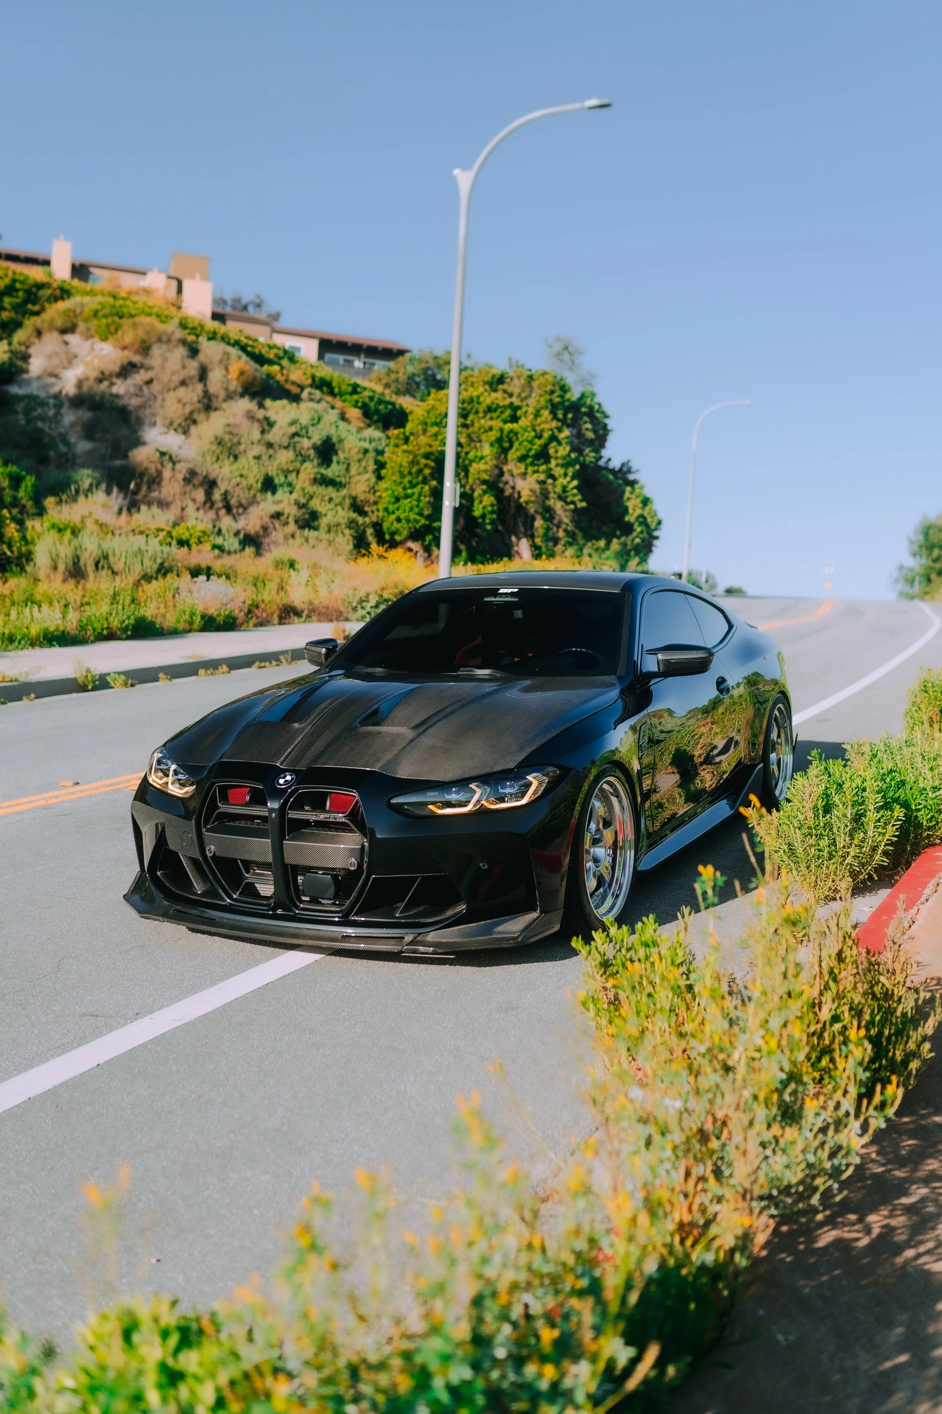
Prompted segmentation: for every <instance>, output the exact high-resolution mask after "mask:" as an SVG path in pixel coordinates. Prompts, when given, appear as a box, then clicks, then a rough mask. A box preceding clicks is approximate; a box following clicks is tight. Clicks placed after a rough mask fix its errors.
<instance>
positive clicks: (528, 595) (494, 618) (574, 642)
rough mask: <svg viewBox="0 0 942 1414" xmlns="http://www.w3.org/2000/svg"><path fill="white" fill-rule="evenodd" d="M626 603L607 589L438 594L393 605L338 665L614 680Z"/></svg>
mask: <svg viewBox="0 0 942 1414" xmlns="http://www.w3.org/2000/svg"><path fill="white" fill-rule="evenodd" d="M627 602H628V600H627V595H625V594H622V593H619V592H617V591H614V592H613V591H607V590H576V589H544V588H534V589H517V588H514V589H510V588H508V589H494V588H493V587H488V588H480V589H472V588H468V589H458V590H454V589H452V590H443V591H441V592H440V593H436V592H435V591H434V590H432V591H430V592H429V593H427V594H416V595H415V596H410V597H408V598H406V599H403V600H400V602H399V603H398V604H394V605H393V606H392V607H391V608H390V609H388V610H387V611H386V612H385V613H384V614H381V615H380V616H379V618H377V619H376V620H374V622H373V623H372V624H370V625H369V626H368V627H367V628H365V629H364V630H363V631H362V632H361V633H359V634H357V636H356V639H355V640H354V641H353V643H351V645H350V647H349V648H346V649H343V650H342V651H341V653H340V654H339V655H338V657H337V658H336V659H335V662H334V664H332V666H336V667H338V668H344V669H346V670H347V671H349V670H350V669H354V668H356V669H361V670H366V671H369V670H373V671H386V672H397V673H436V674H442V673H449V674H450V673H458V674H461V675H462V676H468V677H472V676H477V675H482V674H484V673H488V672H490V673H494V672H500V673H512V674H513V675H515V676H517V677H533V676H547V677H572V676H578V675H580V674H588V675H590V676H596V677H597V676H599V675H604V676H609V675H614V674H616V673H617V672H618V667H619V659H620V657H621V645H622V627H623V623H624V617H625V606H626V604H627Z"/></svg>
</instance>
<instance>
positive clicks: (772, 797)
mask: <svg viewBox="0 0 942 1414" xmlns="http://www.w3.org/2000/svg"><path fill="white" fill-rule="evenodd" d="M762 767H763V771H762V804H763V805H764V806H765V808H766V810H778V808H779V806H780V805H781V803H782V801H783V800H784V799H785V794H786V792H787V790H788V786H789V782H790V781H791V778H792V773H793V772H794V769H795V733H794V731H793V730H792V709H791V707H790V706H789V704H788V698H787V697H786V696H785V695H784V693H781V692H780V693H779V694H778V696H777V697H776V698H775V699H774V700H773V702H772V706H771V707H770V708H769V719H768V721H767V722H766V726H765V740H764V741H763V743H762Z"/></svg>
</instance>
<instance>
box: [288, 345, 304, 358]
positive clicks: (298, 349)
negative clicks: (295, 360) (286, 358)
mask: <svg viewBox="0 0 942 1414" xmlns="http://www.w3.org/2000/svg"><path fill="white" fill-rule="evenodd" d="M285 348H286V349H287V350H288V352H289V353H294V354H300V355H301V356H302V357H303V356H304V345H303V344H285Z"/></svg>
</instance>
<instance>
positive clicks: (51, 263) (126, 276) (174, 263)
mask: <svg viewBox="0 0 942 1414" xmlns="http://www.w3.org/2000/svg"><path fill="white" fill-rule="evenodd" d="M209 260H210V258H209V256H208V255H189V254H187V253H185V252H183V251H175V252H174V254H173V256H172V258H171V260H170V263H169V265H168V266H167V269H166V270H157V269H153V270H147V269H145V268H144V266H141V265H116V264H115V263H114V262H112V261H103V260H75V259H73V257H72V243H71V241H68V240H66V238H65V237H64V236H60V237H59V238H58V240H55V241H53V243H52V251H51V254H50V255H45V254H44V253H42V252H41V251H30V250H12V249H4V248H2V247H0V262H2V263H3V264H4V265H10V266H12V267H13V268H14V269H15V270H25V271H27V272H28V273H30V274H32V275H39V274H42V273H43V271H46V270H48V271H51V273H52V274H53V275H54V276H55V278H56V279H57V280H78V281H80V282H82V283H84V284H88V285H105V286H108V287H109V288H111V289H115V288H117V289H120V290H128V291H132V290H149V291H153V293H154V294H156V295H158V296H160V297H162V298H164V299H172V300H179V302H180V308H181V309H182V310H183V311H184V313H186V314H192V315H195V316H196V317H197V318H199V319H206V320H214V321H215V322H217V323H220V324H224V325H225V326H226V327H227V328H230V329H241V330H242V331H243V332H244V333H246V334H251V335H253V337H254V338H256V339H261V340H262V341H263V342H265V343H269V342H270V343H275V344H282V345H283V346H284V347H285V348H287V349H290V350H291V352H292V353H295V354H297V355H298V356H299V357H300V358H305V359H308V360H309V361H310V362H311V363H317V362H318V361H320V362H322V363H325V364H326V365H327V367H328V368H335V369H336V370H337V371H338V372H339V373H345V374H346V375H347V376H348V377H350V378H364V377H366V376H367V375H368V374H370V373H372V372H374V371H375V370H376V369H379V368H388V366H389V364H391V363H392V361H393V359H396V358H399V357H400V356H401V355H402V354H406V353H408V352H409V349H408V347H407V345H405V344H398V343H396V342H395V341H394V340H392V339H369V338H361V337H359V336H357V335H353V334H328V333H325V332H324V331H323V330H320V329H296V328H293V327H290V326H289V325H287V324H274V323H273V322H272V320H271V319H270V318H266V317H265V316H264V315H261V314H251V313H249V312H248V311H242V310H232V309H217V308H216V307H215V306H214V305H213V286H212V281H211V280H210V278H209Z"/></svg>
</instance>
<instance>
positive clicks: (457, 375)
mask: <svg viewBox="0 0 942 1414" xmlns="http://www.w3.org/2000/svg"><path fill="white" fill-rule="evenodd" d="M611 106H612V105H611V102H610V101H609V100H608V99H607V98H587V99H585V101H584V102H582V103H564V104H562V105H561V106H560V107H558V108H539V109H537V111H536V112H535V113H527V114H526V115H525V116H524V117H523V118H518V119H517V121H516V122H515V123H510V124H509V125H508V126H507V127H506V128H504V129H503V131H502V132H499V133H498V134H497V136H496V137H495V138H492V139H491V141H490V142H489V143H488V144H487V147H485V149H484V151H483V152H482V153H481V155H480V157H479V158H478V160H477V161H476V162H475V164H474V166H473V167H472V168H471V170H470V172H463V171H462V170H461V168H460V167H456V168H455V170H454V173H453V175H454V177H455V180H456V181H457V183H458V202H459V206H458V274H457V276H456V278H455V313H454V321H453V323H452V331H451V368H450V370H449V375H448V426H447V430H446V432H445V486H444V491H443V494H442V537H441V546H440V550H439V557H438V573H439V575H440V577H441V578H442V579H447V578H448V577H449V575H450V574H451V553H452V542H453V539H454V530H455V465H456V462H457V459H458V394H459V391H460V384H461V326H462V323H463V321H464V270H465V257H466V255H467V243H468V205H469V203H470V201H471V188H472V187H473V186H474V183H475V180H476V179H477V175H478V172H480V170H481V168H482V167H483V165H484V163H485V162H486V161H487V159H488V157H490V155H491V153H492V152H493V151H494V148H495V147H496V146H497V145H498V143H501V142H503V140H504V138H505V137H509V136H510V134H511V133H512V132H514V131H515V130H516V129H517V128H522V127H523V125H524V123H532V122H533V121H534V119H536V118H548V117H549V116H550V115H551V114H552V113H577V112H579V111H580V110H581V109H583V108H611Z"/></svg>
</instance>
